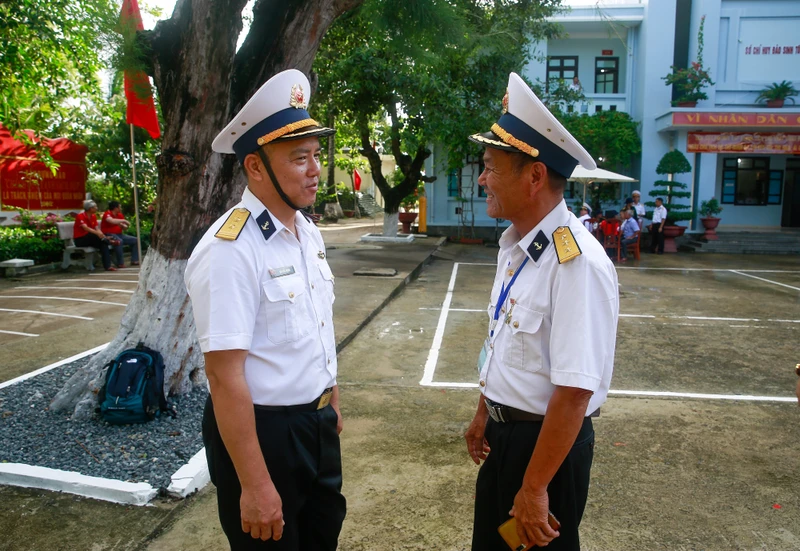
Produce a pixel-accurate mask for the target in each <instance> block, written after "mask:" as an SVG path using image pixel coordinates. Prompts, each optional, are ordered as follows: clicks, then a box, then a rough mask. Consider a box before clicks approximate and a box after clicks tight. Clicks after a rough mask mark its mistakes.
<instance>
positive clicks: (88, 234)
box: [72, 201, 117, 272]
mask: <svg viewBox="0 0 800 551" xmlns="http://www.w3.org/2000/svg"><path fill="white" fill-rule="evenodd" d="M96 214H97V203H95V202H94V201H84V202H83V212H81V213H78V215H77V216H75V225H74V226H73V228H72V237H73V239H74V241H75V245H76V246H77V247H94V248H95V249H99V250H100V256H101V257H102V258H103V268H105V269H106V271H107V272H115V271H117V269H116V268H115V267H113V266H112V265H111V252H110V251H109V249H108V246H109V245H108V238H107V237H106V236H105V235H103V232H101V231H100V229H99V228H98V227H97V216H96Z"/></svg>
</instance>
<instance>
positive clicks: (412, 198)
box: [397, 189, 419, 233]
mask: <svg viewBox="0 0 800 551" xmlns="http://www.w3.org/2000/svg"><path fill="white" fill-rule="evenodd" d="M417 200H419V191H418V189H415V190H414V192H413V193H410V194H408V195H406V196H405V197H404V198H403V201H402V202H401V203H400V206H401V207H402V208H403V212H399V213H398V214H397V217H398V219H399V220H400V223H401V224H402V225H403V233H411V224H412V223H413V222H414V220H416V219H417V213H416V212H414V208H415V207H416V206H417Z"/></svg>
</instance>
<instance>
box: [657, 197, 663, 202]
mask: <svg viewBox="0 0 800 551" xmlns="http://www.w3.org/2000/svg"><path fill="white" fill-rule="evenodd" d="M656 201H661V202H662V203H663V202H664V200H663V199H662V198H661V197H656Z"/></svg>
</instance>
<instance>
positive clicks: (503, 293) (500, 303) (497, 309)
mask: <svg viewBox="0 0 800 551" xmlns="http://www.w3.org/2000/svg"><path fill="white" fill-rule="evenodd" d="M528 259H529V257H528V256H526V257H525V260H523V261H522V264H520V265H519V268H517V270H516V271H515V272H514V277H512V278H511V281H509V282H508V287H506V286H505V284H503V285H502V286H501V287H500V296H499V297H497V306H495V308H494V322H495V323H494V326H496V325H497V320H498V319H500V309H501V308H502V307H503V304H505V302H506V299H507V298H508V293H510V292H511V286H512V285H514V282H515V281H516V280H517V276H518V275H519V273H520V272H521V271H522V268H524V267H525V264H527V263H528ZM494 326H493V327H492V330H491V331H490V332H489V336H490V337H494Z"/></svg>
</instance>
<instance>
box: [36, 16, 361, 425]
mask: <svg viewBox="0 0 800 551" xmlns="http://www.w3.org/2000/svg"><path fill="white" fill-rule="evenodd" d="M362 2H363V0H282V1H278V0H258V1H257V2H256V4H255V6H254V8H253V22H252V25H251V27H250V32H249V33H248V35H247V38H246V39H245V41H244V43H243V44H242V47H241V49H240V50H239V51H238V52H237V51H236V43H237V40H238V37H239V34H240V33H241V30H242V18H241V12H242V9H243V8H244V6H245V4H246V0H178V3H177V4H176V6H175V11H174V12H173V14H172V17H171V18H170V19H168V20H165V21H161V22H159V23H158V25H157V26H156V28H155V30H153V31H152V32H148V33H144V37H143V38H145V39H146V40H147V41H148V42H149V44H150V47H151V56H152V58H151V60H150V61H151V62H152V68H153V75H152V76H153V77H154V80H155V84H156V88H157V90H158V92H159V99H160V104H161V109H162V114H163V116H164V137H163V140H162V153H161V155H160V156H159V158H158V174H159V180H158V186H157V192H158V199H157V201H156V215H155V224H154V228H153V233H152V237H151V247H150V250H149V251H148V253H147V256H146V257H145V259H144V262H143V263H142V268H141V271H140V274H139V285H138V287H137V290H136V292H135V293H134V295H133V296H132V298H131V301H130V303H129V304H128V308H127V309H126V311H125V314H124V315H123V318H122V322H121V326H120V331H119V333H118V334H117V336H116V337H115V338H114V340H113V341H112V342H111V343H110V344H109V346H108V347H107V348H106V349H105V350H104V351H103V352H100V353H99V354H97V355H96V356H95V357H94V358H93V359H92V360H91V361H90V362H89V364H88V365H87V366H86V367H85V368H83V369H81V370H80V371H78V372H77V373H75V375H74V376H73V377H72V378H70V380H69V381H68V382H67V383H66V384H65V386H64V387H63V388H62V390H61V391H60V392H59V393H58V395H57V396H56V397H55V398H54V400H53V403H52V405H51V407H52V408H53V409H56V410H66V409H70V408H72V409H73V411H74V416H73V417H74V418H82V417H86V416H87V415H89V414H91V412H92V411H93V409H94V406H95V404H96V401H97V392H98V390H99V389H100V387H101V386H102V384H103V379H104V376H105V374H104V369H103V366H104V365H105V364H106V363H107V362H108V361H109V360H110V359H112V358H113V357H114V356H116V355H117V354H118V353H119V352H120V351H121V350H123V349H125V348H130V347H133V346H135V345H136V344H137V343H138V342H139V341H142V342H144V343H145V344H146V345H147V346H150V347H151V348H154V349H156V350H158V351H160V352H161V353H162V354H163V355H164V360H165V364H166V371H165V391H167V392H169V393H173V394H174V393H184V392H188V391H189V390H191V388H192V386H193V385H196V384H201V383H203V382H204V381H205V373H204V370H203V367H204V363H203V356H202V354H201V352H200V347H199V345H198V343H197V336H196V334H195V327H194V317H193V315H192V310H191V303H190V301H189V298H188V296H187V294H186V289H185V287H184V283H183V272H184V270H185V267H186V262H187V259H188V258H189V256H190V254H191V252H192V249H194V246H195V245H196V244H197V242H198V241H199V240H200V238H201V237H202V236H203V234H204V233H205V231H206V230H207V229H208V227H209V226H210V225H211V223H212V222H213V221H214V220H216V219H217V218H218V217H219V216H221V215H222V213H223V212H225V210H227V209H228V208H230V206H232V205H233V204H235V203H237V202H238V201H239V198H240V196H241V192H242V190H243V189H244V187H245V185H246V182H245V179H244V177H243V175H242V172H241V170H240V167H239V165H238V163H237V162H236V158H235V156H233V155H220V154H216V153H213V152H212V151H211V142H212V141H213V139H214V137H215V136H216V135H217V133H218V132H219V131H220V130H221V129H222V128H223V127H224V126H225V124H226V123H227V122H228V121H229V120H230V119H231V118H232V116H233V114H235V113H236V112H238V111H239V109H241V107H242V106H243V105H244V104H245V102H246V101H247V99H248V98H250V96H252V94H253V93H254V92H255V91H256V90H257V89H258V87H259V86H261V85H262V84H263V83H264V82H265V81H266V80H267V79H269V78H270V77H271V76H272V75H274V74H275V73H277V72H279V71H281V70H284V69H288V68H296V69H299V70H301V71H303V72H304V73H306V74H308V73H309V72H310V70H311V64H312V62H313V60H314V56H315V54H316V52H317V49H318V47H319V43H320V40H321V39H322V36H323V35H324V34H325V32H326V31H327V29H328V27H329V26H330V25H331V23H332V22H333V21H334V20H335V19H336V17H338V16H339V15H340V14H342V13H343V12H345V11H347V10H349V9H352V8H353V7H355V6H357V5H359V4H361V3H362ZM313 80H315V79H312V82H313Z"/></svg>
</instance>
